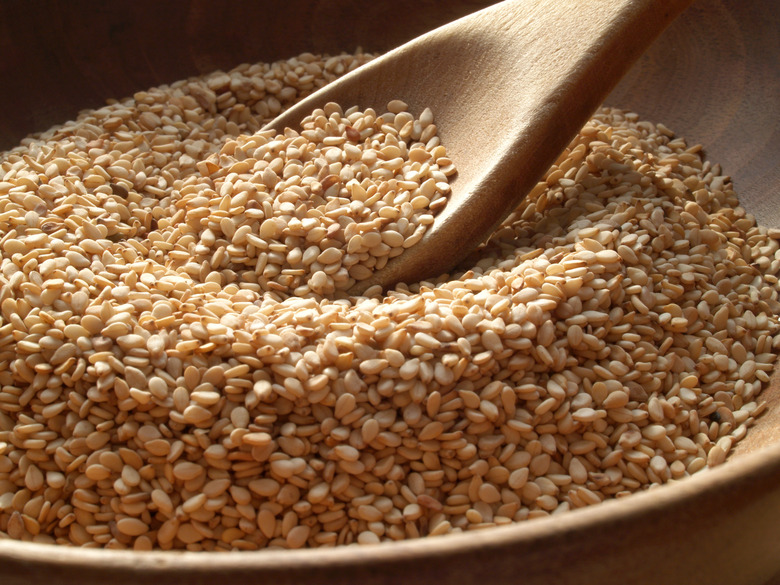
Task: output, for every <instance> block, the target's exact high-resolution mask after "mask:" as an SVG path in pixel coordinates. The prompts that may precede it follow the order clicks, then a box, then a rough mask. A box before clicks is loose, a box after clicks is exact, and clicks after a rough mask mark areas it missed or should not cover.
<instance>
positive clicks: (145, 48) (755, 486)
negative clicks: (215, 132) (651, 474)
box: [0, 0, 780, 585]
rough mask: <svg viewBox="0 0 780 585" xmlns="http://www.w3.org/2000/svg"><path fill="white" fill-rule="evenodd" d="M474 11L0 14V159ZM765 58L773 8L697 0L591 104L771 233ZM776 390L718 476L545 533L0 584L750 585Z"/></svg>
mask: <svg viewBox="0 0 780 585" xmlns="http://www.w3.org/2000/svg"><path fill="white" fill-rule="evenodd" d="M489 3H490V2H478V1H468V0H449V1H444V0H441V1H439V2H434V1H432V0H428V1H424V0H395V1H394V2H392V3H390V2H386V3H385V2H371V3H369V2H362V1H360V0H341V1H339V2H333V1H332V0H313V1H307V0H287V1H286V2H270V1H267V2H251V3H250V2H235V1H230V2H228V1H224V0H193V1H192V2H183V1H167V2H152V1H151V0H138V1H130V0H114V1H112V2H110V3H108V2H105V3H97V2H92V1H86V0H76V1H71V2H68V3H60V2H53V1H52V2H43V1H40V0H33V1H27V2H21V1H17V2H3V3H2V4H0V80H2V90H1V91H0V112H2V115H0V148H6V147H8V146H10V145H13V144H14V143H16V142H17V141H18V140H19V139H20V138H21V137H22V136H24V135H25V134H27V133H29V132H32V131H40V130H43V129H45V128H47V127H48V126H50V125H52V124H54V123H56V122H60V121H63V120H66V119H69V118H72V117H74V116H75V115H76V114H77V112H78V111H79V109H81V108H86V107H94V106H98V105H100V104H101V103H102V101H103V100H104V99H106V98H108V97H121V96H125V95H129V94H132V92H133V91H135V90H138V89H144V88H146V87H149V86H152V85H155V84H159V83H164V82H170V81H174V80H176V79H179V78H182V77H185V76H188V75H194V74H197V73H204V72H207V71H209V70H211V69H214V68H217V67H219V68H228V67H230V66H232V65H234V64H237V63H239V62H245V61H253V60H269V59H275V58H283V57H288V56H291V55H293V54H295V53H298V52H300V51H303V50H311V51H328V52H337V51H339V50H341V49H345V50H352V49H353V48H355V47H356V46H358V45H360V46H362V47H364V48H365V49H366V50H372V51H382V50H387V49H389V48H391V47H394V46H396V45H398V44H400V43H402V42H404V41H406V40H409V39H410V38H412V37H414V36H416V35H418V34H420V33H422V32H424V31H426V30H429V29H431V28H433V27H434V26H436V25H439V24H442V23H444V22H447V21H449V20H451V19H453V18H455V17H457V16H460V15H462V14H466V13H469V12H471V11H473V10H475V9H477V8H480V7H482V6H484V5H486V4H489ZM779 59H780V11H778V10H777V2H776V0H697V1H696V2H695V4H694V5H693V7H692V8H690V9H689V10H688V11H687V12H686V13H685V14H684V15H683V16H682V17H681V19H680V20H679V21H678V22H676V23H675V24H673V25H672V27H671V28H670V29H669V30H667V32H666V33H664V36H663V37H662V38H661V39H660V41H659V42H658V43H656V44H655V45H654V46H653V47H652V48H651V50H650V51H649V52H648V53H647V55H645V56H644V57H643V58H642V59H640V61H639V62H638V63H637V65H636V66H635V67H634V69H633V70H632V71H631V72H630V73H629V75H628V76H627V77H626V78H625V79H624V81H623V82H622V83H621V84H620V86H618V88H617V89H616V90H615V92H613V94H612V95H611V96H610V98H609V99H608V103H610V104H611V105H616V106H620V107H627V108H630V109H634V110H636V111H638V112H639V113H640V114H642V115H643V116H645V117H647V118H649V119H652V120H655V121H661V122H664V123H665V124H666V125H667V126H669V127H671V128H673V129H674V130H676V131H677V132H678V133H679V134H680V135H683V136H686V137H688V138H689V139H690V140H691V141H692V142H700V143H702V144H704V146H705V149H706V152H707V153H708V155H709V156H710V157H711V158H712V159H713V160H715V161H718V162H721V163H722V164H723V168H724V171H725V172H726V173H729V174H731V175H732V176H733V177H734V180H735V183H736V186H737V189H738V191H739V193H740V194H741V196H742V198H743V200H744V203H745V206H746V207H747V208H748V209H749V210H750V211H752V212H753V213H755V214H756V215H757V216H758V217H759V219H760V220H761V221H762V222H764V223H766V224H768V225H774V226H776V227H780V216H779V214H780V205H779V198H780V164H778V163H780V99H778V96H780V61H779ZM775 380H777V377H776V378H775ZM778 392H779V391H778V384H777V382H775V383H774V386H773V390H772V391H771V392H770V393H769V394H767V396H768V397H769V398H770V400H771V405H772V406H771V407H770V409H769V412H768V414H767V415H766V416H764V417H763V418H762V419H760V420H759V424H758V425H757V426H756V427H755V428H754V429H752V430H751V432H750V433H749V434H748V438H747V439H746V440H745V441H744V442H743V443H742V444H741V445H740V447H739V450H738V456H737V457H734V458H733V460H732V461H729V462H728V463H727V464H726V465H724V466H722V467H721V468H718V469H715V470H713V471H712V472H709V473H708V474H706V475H701V476H697V477H694V478H692V479H690V480H688V481H685V482H682V483H680V484H676V485H672V486H668V487H664V488H660V489H657V490H653V491H652V492H648V493H645V494H639V495H637V496H633V497H631V498H628V499H625V500H620V501H616V502H610V503H608V504H605V505H602V506H597V507H594V508H591V509H587V510H583V511H580V512H573V513H571V514H568V515H565V516H562V517H559V518H553V519H550V520H539V521H534V522H529V523H526V524H523V525H517V526H512V527H508V528H506V529H495V530H488V531H484V532H481V533H474V534H469V535H467V536H462V537H458V536H455V537H452V538H447V537H445V538H436V539H427V540H424V541H416V542H405V543H400V544H398V545H391V546H384V545H382V546H378V547H371V548H364V549H360V550H355V549H341V550H333V551H303V552H300V553H296V552H292V553H289V554H285V553H278V552H270V553H247V554H237V555H232V554H225V555H207V554H206V555H203V554H164V553H152V554H148V555H140V554H132V553H122V552H119V551H116V552H110V551H95V550H92V551H90V550H86V551H84V550H72V549H65V548H52V547H43V546H33V545H29V544H25V543H16V542H8V541H0V567H2V568H1V569H0V570H2V582H3V584H4V585H16V584H49V583H58V584H59V583H63V584H67V583H81V584H84V585H91V584H95V585H97V584H100V585H104V584H105V583H106V582H111V583H114V584H115V585H123V584H128V585H129V584H131V583H133V584H135V583H142V582H144V581H153V582H155V583H156V584H157V585H167V584H173V583H193V584H196V583H203V584H209V585H211V584H212V583H217V582H226V581H231V582H237V581H238V580H240V581H241V582H248V583H256V582H266V583H280V584H285V583H287V584H292V583H301V582H307V583H310V584H313V585H314V584H325V583H361V585H379V584H384V583H397V582H404V583H409V584H411V585H414V584H417V583H419V584H423V583H426V584H427V583H440V582H446V583H452V584H474V583H491V584H493V583H495V584H507V585H509V584H518V583H522V584H525V585H535V584H539V585H541V584H545V583H556V584H561V585H573V584H590V583H600V584H606V585H611V584H614V585H618V584H620V585H623V584H627V585H631V584H650V583H674V584H675V585H686V584H690V585H700V584H702V583H706V584H707V585H734V584H739V585H758V584H760V583H767V580H769V579H770V578H772V576H773V575H776V574H777V573H778V571H780V539H778V538H777V526H778V524H780V440H779V439H780V433H778V429H780V420H778V417H780V415H778V408H777V407H776V404H777V401H778V400H779V398H777V394H778ZM774 582H776V581H774Z"/></svg>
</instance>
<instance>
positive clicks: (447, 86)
mask: <svg viewBox="0 0 780 585" xmlns="http://www.w3.org/2000/svg"><path fill="white" fill-rule="evenodd" d="M690 3H691V0H669V1H665V2H657V1H655V0H612V1H610V2H600V1H598V0H587V1H585V0H507V1H505V2H501V3H499V4H496V5H494V6H491V7H489V8H486V9H483V10H481V11H479V12H477V13H474V14H471V15H469V16H466V17H464V18H461V19H459V20H456V21H455V22H452V23H449V24H447V25H445V26H443V27H441V28H438V29H436V30H434V31H431V32H429V33H427V34H425V35H423V36H421V37H418V38H416V39H414V40H412V41H410V42H409V43H407V44H405V45H402V46H401V47H398V48H397V49H395V50H393V51H390V52H389V53H387V54H385V55H383V56H381V57H379V58H378V59H376V60H374V61H372V62H370V63H368V64H367V65H364V66H363V67H360V68H359V69H357V70H355V71H353V72H352V73H350V74H348V75H346V76H344V77H342V78H341V79H339V80H337V81H335V82H334V83H332V84H329V85H328V86H326V87H324V88H323V89H321V90H320V91H318V92H316V93H314V94H313V95H311V96H309V97H308V98H306V99H304V100H302V101H301V102H299V103H298V104H296V105H295V106H293V107H291V108H290V109H288V110H287V111H286V112H284V113H283V114H281V115H280V116H279V117H277V118H276V119H275V120H273V121H272V122H271V123H270V124H268V125H267V126H266V129H273V130H276V131H277V132H282V131H283V130H284V129H285V128H286V127H291V128H296V127H298V125H299V123H300V121H301V120H302V119H303V118H304V117H305V116H306V115H308V114H309V113H311V112H312V111H313V110H314V109H316V108H321V107H322V106H324V105H325V104H326V103H328V102H336V103H338V104H340V105H342V106H344V107H351V106H353V105H357V106H359V107H361V108H368V107H371V108H374V109H375V110H377V111H380V112H383V111H384V110H385V107H386V105H387V103H388V102H390V101H391V100H393V99H396V98H397V99H401V100H403V101H404V102H406V103H407V104H408V105H409V106H410V110H411V111H412V112H416V113H418V114H419V112H420V111H422V110H423V109H424V108H425V107H430V108H431V110H432V111H433V113H434V116H435V122H436V125H437V128H438V131H439V135H440V136H441V139H442V144H444V145H445V146H446V148H447V152H448V155H449V157H450V158H451V159H452V161H453V162H454V163H455V166H456V167H457V169H458V175H457V177H456V179H455V180H454V181H453V183H452V193H451V195H450V199H449V202H448V204H447V205H446V207H445V208H444V210H443V211H442V212H441V213H440V214H439V215H438V216H437V217H436V220H435V221H434V223H433V225H432V227H431V228H430V229H429V230H428V231H427V232H426V233H425V235H424V236H423V238H422V240H421V241H420V242H419V243H418V244H416V245H415V246H412V247H411V248H409V249H408V250H406V251H405V252H404V253H403V254H401V255H400V256H397V257H396V258H393V259H391V260H390V261H389V262H388V263H387V265H386V266H385V267H384V268H383V269H381V270H378V271H376V272H374V274H373V275H372V276H371V277H369V278H368V279H366V280H362V281H359V282H358V283H357V284H356V285H355V286H354V287H353V288H352V290H351V292H352V293H354V294H360V293H362V292H363V291H365V290H366V289H367V288H369V287H371V286H374V285H380V286H381V287H382V288H386V287H388V286H391V285H393V284H395V283H397V282H407V283H411V282H416V281H419V280H422V279H426V278H435V277H437V276H439V275H440V274H442V273H445V272H447V271H448V270H450V269H451V268H453V267H454V266H455V265H456V264H457V263H458V262H459V261H460V260H462V259H463V258H464V257H465V256H466V255H467V254H468V253H469V252H471V251H472V250H473V249H474V248H476V247H477V246H478V245H479V244H481V243H482V242H483V241H484V240H485V239H486V238H487V236H488V235H489V234H490V233H491V232H492V231H493V230H494V229H495V228H496V226H498V224H499V223H500V222H501V221H502V220H503V219H504V218H505V217H506V216H507V215H509V213H511V211H512V210H513V209H515V208H516V207H517V204H518V203H519V202H520V200H521V199H522V198H523V197H524V196H525V195H526V194H527V193H528V192H529V191H530V190H531V189H532V188H533V186H534V185H535V184H536V183H537V181H538V180H539V178H540V177H541V176H542V175H543V173H544V172H545V171H546V170H547V169H548V168H549V167H550V165H551V164H552V163H553V162H555V159H556V158H557V157H558V155H559V154H560V153H561V151H562V150H563V149H564V148H565V147H566V145H567V144H568V143H569V141H570V140H571V139H572V138H573V137H574V135H575V134H576V132H577V131H578V130H579V129H580V128H581V127H582V125H583V124H584V123H585V122H586V121H587V120H588V118H589V117H590V115H591V114H592V113H593V112H594V111H595V109H596V108H597V107H598V106H599V105H600V104H601V103H602V102H603V100H604V98H605V97H606V96H607V94H608V93H609V92H610V90H612V88H614V86H615V85H616V84H617V82H618V81H619V80H620V78H621V77H622V76H623V75H624V74H625V73H626V71H628V69H629V67H630V66H631V65H632V64H633V63H634V61H636V59H637V58H638V57H639V56H640V55H641V54H642V53H643V52H644V51H645V49H646V48H647V47H648V46H649V45H650V44H651V43H652V42H653V40H655V38H656V37H657V36H658V35H659V34H660V33H661V32H662V31H663V30H664V29H665V28H666V27H667V26H668V25H669V23H670V22H672V20H674V18H676V17H677V15H678V14H679V13H680V12H682V11H683V10H684V9H685V8H686V7H687V6H688V5H689V4H690Z"/></svg>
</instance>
